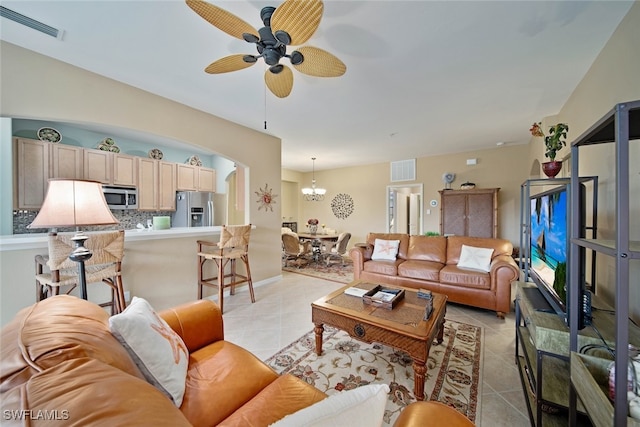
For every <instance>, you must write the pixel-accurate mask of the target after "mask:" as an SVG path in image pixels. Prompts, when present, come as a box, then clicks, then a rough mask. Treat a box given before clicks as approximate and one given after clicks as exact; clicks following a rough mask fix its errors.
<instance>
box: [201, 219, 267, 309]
mask: <svg viewBox="0 0 640 427" xmlns="http://www.w3.org/2000/svg"><path fill="white" fill-rule="evenodd" d="M250 236H251V224H247V225H223V226H222V230H221V231H220V240H219V241H218V242H211V241H206V240H198V241H197V245H198V299H202V291H203V286H209V287H217V288H218V305H219V306H220V311H223V293H224V290H225V288H230V294H231V295H235V292H236V289H235V288H236V285H239V284H241V283H248V284H249V293H250V296H251V302H252V303H254V302H256V298H255V296H254V293H253V281H252V279H251V269H250V268H249V238H250ZM237 260H240V261H242V263H243V264H244V266H245V270H246V274H238V272H237V270H236V261H237ZM207 261H213V262H214V263H215V265H216V275H215V276H212V277H205V272H204V270H205V263H206V262H207ZM227 264H229V267H230V272H229V273H227V272H226V271H225V270H226V266H227ZM227 278H230V279H231V281H229V282H226V280H225V279H227Z"/></svg>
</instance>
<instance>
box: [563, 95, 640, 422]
mask: <svg viewBox="0 0 640 427" xmlns="http://www.w3.org/2000/svg"><path fill="white" fill-rule="evenodd" d="M637 139H640V100H639V101H633V102H625V103H620V104H617V105H615V106H614V108H613V109H611V110H610V111H609V112H607V113H606V114H605V115H604V116H603V117H602V118H601V119H600V120H598V121H597V122H596V123H594V124H593V125H592V126H591V127H590V128H589V129H588V130H587V131H586V132H584V133H583V134H582V135H581V136H580V137H578V138H577V139H576V140H575V141H574V142H573V143H572V144H571V185H572V186H574V185H578V182H579V180H580V177H579V176H578V171H579V165H580V159H579V154H580V151H581V150H582V149H583V147H586V146H589V145H595V144H604V143H613V144H614V145H615V216H614V220H615V225H614V226H615V230H613V231H614V233H615V239H613V240H599V239H585V238H580V237H578V236H579V230H578V228H577V226H574V225H573V224H572V228H571V255H570V259H569V273H570V279H569V286H570V287H571V289H579V287H580V286H581V284H580V283H579V281H578V274H577V272H578V268H579V266H578V263H579V261H578V258H577V255H576V254H577V253H578V252H579V248H580V247H584V248H589V249H592V250H594V251H595V252H598V253H601V254H604V255H607V256H610V257H613V258H614V260H615V275H614V277H615V279H614V280H615V289H614V294H615V305H614V314H615V328H614V330H613V331H612V337H615V339H614V340H613V346H612V347H613V348H614V349H624V351H616V352H615V368H616V376H615V380H616V384H615V401H614V402H613V405H612V404H611V402H610V401H609V399H608V398H607V397H606V395H605V393H604V391H603V389H604V388H605V387H606V381H605V380H603V378H606V369H607V368H606V367H608V363H605V362H602V361H599V360H592V359H591V358H588V357H585V355H584V354H583V353H581V352H579V347H578V344H579V343H578V337H579V335H578V330H577V323H578V319H577V313H578V307H579V304H580V302H579V301H578V298H577V296H576V295H577V293H576V292H572V293H571V295H573V296H574V298H570V300H569V305H570V308H571V309H570V313H571V315H570V316H571V318H570V324H571V328H570V340H569V343H570V349H571V356H570V360H571V362H570V367H571V385H572V387H571V396H570V408H571V411H570V419H569V424H570V425H572V426H577V425H579V424H578V421H577V410H576V407H577V401H578V398H579V400H581V401H582V402H588V405H587V407H586V411H587V414H588V415H589V417H590V419H591V422H592V423H593V424H594V425H595V426H597V427H600V426H603V427H604V426H615V427H624V426H627V425H631V426H636V425H640V420H634V419H632V418H629V417H628V416H627V366H628V363H629V358H628V352H627V348H628V345H629V343H633V344H635V345H637V336H638V333H637V328H635V327H633V326H632V325H630V322H629V287H630V284H631V280H630V275H629V270H630V268H629V267H630V262H631V261H632V260H638V259H640V242H634V241H631V240H630V236H629V233H630V212H629V207H630V204H629V193H630V183H629V182H630V177H629V171H630V167H629V162H630V160H631V159H630V156H629V145H630V141H631V140H637ZM636 161H637V159H636ZM570 205H571V208H572V209H577V208H578V206H579V199H578V196H577V193H575V192H574V193H573V194H572V195H571V200H570ZM634 220H635V221H637V220H638V218H637V217H636V218H634ZM634 283H636V284H637V279H635V280H634ZM594 325H596V326H597V327H598V329H600V325H599V324H598V323H596V322H595V321H594ZM603 336H604V338H605V339H606V338H607V335H604V334H603ZM609 363H610V362H609ZM603 382H604V383H603Z"/></svg>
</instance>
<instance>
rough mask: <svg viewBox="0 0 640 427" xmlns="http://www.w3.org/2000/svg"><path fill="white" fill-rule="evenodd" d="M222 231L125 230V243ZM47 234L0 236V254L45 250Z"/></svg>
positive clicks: (216, 234)
mask: <svg viewBox="0 0 640 427" xmlns="http://www.w3.org/2000/svg"><path fill="white" fill-rule="evenodd" d="M220 230H222V227H221V226H213V227H176V228H169V229H167V230H137V229H135V230H125V232H124V235H125V242H140V241H145V240H160V239H178V238H181V237H189V236H205V235H206V236H211V237H216V240H217V238H218V236H219V234H220ZM46 248H47V233H37V234H35V233H33V234H12V235H5V236H0V252H4V251H19V250H27V249H46Z"/></svg>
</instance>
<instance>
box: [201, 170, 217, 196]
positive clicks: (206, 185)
mask: <svg viewBox="0 0 640 427" xmlns="http://www.w3.org/2000/svg"><path fill="white" fill-rule="evenodd" d="M198 191H210V192H212V193H215V192H216V171H215V170H214V169H209V168H203V167H198Z"/></svg>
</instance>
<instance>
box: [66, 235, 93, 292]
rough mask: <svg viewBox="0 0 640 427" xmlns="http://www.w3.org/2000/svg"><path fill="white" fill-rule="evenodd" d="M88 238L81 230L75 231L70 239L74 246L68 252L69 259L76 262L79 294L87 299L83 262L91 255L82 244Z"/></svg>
mask: <svg viewBox="0 0 640 427" xmlns="http://www.w3.org/2000/svg"><path fill="white" fill-rule="evenodd" d="M88 238H89V236H87V235H86V234H83V233H82V232H79V233H77V234H76V235H75V236H73V238H72V239H71V240H73V242H74V243H75V244H76V248H75V249H74V250H73V252H71V254H69V259H70V260H71V261H76V262H77V263H78V279H79V280H80V296H81V297H82V299H84V300H86V299H87V275H86V273H85V269H84V262H85V261H86V260H88V259H89V258H91V256H92V255H93V254H92V253H91V251H90V250H89V249H87V248H86V247H85V246H84V242H85V241H86V240H87V239H88Z"/></svg>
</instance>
